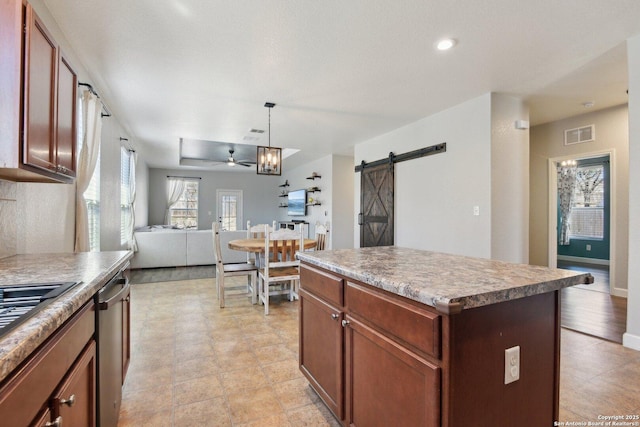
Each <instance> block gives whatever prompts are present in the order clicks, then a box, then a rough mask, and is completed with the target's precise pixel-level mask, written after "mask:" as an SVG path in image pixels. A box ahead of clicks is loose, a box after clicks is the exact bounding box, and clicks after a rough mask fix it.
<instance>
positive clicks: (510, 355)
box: [504, 345, 520, 384]
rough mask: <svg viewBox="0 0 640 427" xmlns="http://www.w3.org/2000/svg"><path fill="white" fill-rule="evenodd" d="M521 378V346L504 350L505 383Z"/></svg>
mask: <svg viewBox="0 0 640 427" xmlns="http://www.w3.org/2000/svg"><path fill="white" fill-rule="evenodd" d="M519 379H520V346H519V345H517V346H515V347H511V348H508V349H506V350H505V351H504V383H505V384H511V383H512V382H514V381H518V380H519Z"/></svg>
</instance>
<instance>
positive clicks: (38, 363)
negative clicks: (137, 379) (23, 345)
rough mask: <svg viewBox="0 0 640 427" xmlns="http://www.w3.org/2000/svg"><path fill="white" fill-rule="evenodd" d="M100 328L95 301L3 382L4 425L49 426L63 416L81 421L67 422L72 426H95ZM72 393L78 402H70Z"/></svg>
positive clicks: (0, 417)
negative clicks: (97, 342)
mask: <svg viewBox="0 0 640 427" xmlns="http://www.w3.org/2000/svg"><path fill="white" fill-rule="evenodd" d="M94 332H95V311H94V304H93V301H91V302H89V303H88V304H86V305H85V306H84V307H83V308H81V309H80V310H79V311H78V312H77V313H76V314H74V315H73V316H72V317H71V318H70V319H69V320H68V321H67V322H66V323H65V324H64V325H63V326H62V327H60V329H59V330H58V331H56V332H55V333H54V334H53V335H52V336H51V337H49V338H48V339H47V341H45V343H44V344H42V346H41V347H40V348H39V349H38V350H36V352H35V353H34V354H33V355H31V356H30V357H29V359H27V360H26V361H25V363H24V364H22V365H21V367H20V368H18V369H17V370H16V371H15V373H13V374H12V375H11V376H10V377H8V378H7V379H6V380H5V381H3V384H2V387H0V420H2V425H7V426H27V425H46V424H47V423H54V422H55V420H56V419H57V418H58V417H62V418H64V417H68V418H69V419H71V420H80V421H78V423H75V422H64V423H63V425H66V426H92V425H95V412H96V410H95V408H96V403H95V390H96V381H95V380H96V373H95V372H96V363H95V360H96V350H95V341H94V339H93V338H94ZM72 395H75V398H74V402H75V403H73V404H71V403H70V402H69V403H64V402H66V401H67V400H69V399H70V397H71V396H72ZM63 399H64V400H63ZM69 405H71V406H69ZM85 421H86V422H85ZM50 425H55V424H50Z"/></svg>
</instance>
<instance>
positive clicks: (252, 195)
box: [149, 168, 284, 230]
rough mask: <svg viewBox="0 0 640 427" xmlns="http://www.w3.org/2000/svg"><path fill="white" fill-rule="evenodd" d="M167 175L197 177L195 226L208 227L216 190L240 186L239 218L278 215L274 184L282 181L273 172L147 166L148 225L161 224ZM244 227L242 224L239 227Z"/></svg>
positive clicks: (253, 219)
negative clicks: (265, 173) (215, 170)
mask: <svg viewBox="0 0 640 427" xmlns="http://www.w3.org/2000/svg"><path fill="white" fill-rule="evenodd" d="M167 175H175V176H188V177H200V178H202V179H201V180H200V185H199V191H200V193H199V200H198V229H200V230H207V229H211V224H212V223H213V221H215V220H216V218H218V214H217V212H216V209H217V206H216V204H217V201H216V190H242V192H243V201H244V205H243V214H244V219H243V222H244V224H246V222H247V220H251V223H252V224H259V223H268V224H271V222H272V221H273V220H275V219H277V218H278V215H279V213H280V212H279V211H278V203H279V200H278V190H279V188H278V185H279V184H281V183H282V182H284V179H281V178H280V177H277V176H265V175H257V174H256V173H255V171H253V172H252V173H236V172H211V171H198V170H192V171H189V170H171V169H156V168H150V169H149V225H155V224H163V223H164V214H165V208H166V203H167V195H166V186H167ZM243 228H244V227H243Z"/></svg>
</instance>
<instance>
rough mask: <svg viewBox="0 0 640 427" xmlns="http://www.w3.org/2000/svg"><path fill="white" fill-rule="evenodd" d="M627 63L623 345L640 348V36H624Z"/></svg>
mask: <svg viewBox="0 0 640 427" xmlns="http://www.w3.org/2000/svg"><path fill="white" fill-rule="evenodd" d="M627 61H628V66H629V269H628V273H629V277H630V278H634V279H635V280H630V281H629V286H628V293H627V332H626V333H625V334H624V335H623V337H622V342H623V344H624V345H625V346H627V347H631V348H634V349H636V350H640V282H639V281H638V280H637V278H638V277H640V36H636V37H634V38H632V39H629V40H627Z"/></svg>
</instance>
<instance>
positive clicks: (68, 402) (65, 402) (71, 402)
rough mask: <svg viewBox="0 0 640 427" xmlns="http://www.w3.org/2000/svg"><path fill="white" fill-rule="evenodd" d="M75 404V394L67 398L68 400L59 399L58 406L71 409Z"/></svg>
mask: <svg viewBox="0 0 640 427" xmlns="http://www.w3.org/2000/svg"><path fill="white" fill-rule="evenodd" d="M75 403H76V395H75V394H72V395H71V397H69V398H68V399H60V404H61V405H67V406H68V407H69V408H71V407H72V406H73V405H74V404H75Z"/></svg>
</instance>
